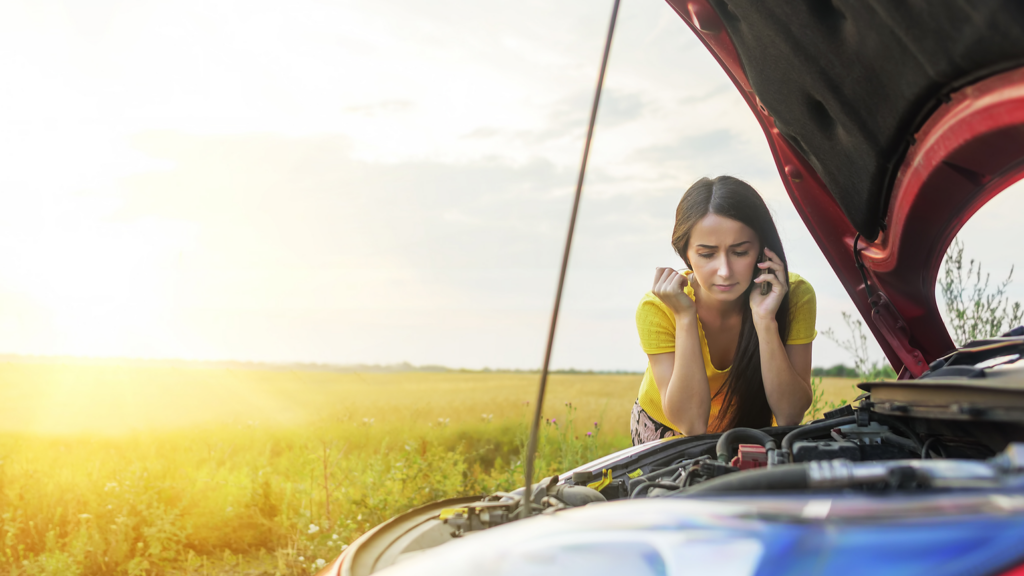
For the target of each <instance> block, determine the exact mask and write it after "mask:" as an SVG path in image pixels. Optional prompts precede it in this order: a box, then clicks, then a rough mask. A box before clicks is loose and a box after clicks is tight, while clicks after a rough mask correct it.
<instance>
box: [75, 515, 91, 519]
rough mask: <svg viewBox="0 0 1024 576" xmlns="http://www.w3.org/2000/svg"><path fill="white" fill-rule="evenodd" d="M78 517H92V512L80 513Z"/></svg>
mask: <svg viewBox="0 0 1024 576" xmlns="http://www.w3.org/2000/svg"><path fill="white" fill-rule="evenodd" d="M78 517H79V518H81V519H82V520H85V519H86V518H92V514H79V515H78Z"/></svg>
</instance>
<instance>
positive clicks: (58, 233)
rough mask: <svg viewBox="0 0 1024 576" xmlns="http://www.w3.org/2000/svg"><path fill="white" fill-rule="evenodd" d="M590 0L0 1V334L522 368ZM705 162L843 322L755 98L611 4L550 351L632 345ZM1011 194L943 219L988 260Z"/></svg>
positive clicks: (604, 364)
mask: <svg viewBox="0 0 1024 576" xmlns="http://www.w3.org/2000/svg"><path fill="white" fill-rule="evenodd" d="M610 11H611V2H610V1H609V2H595V1H594V0H564V1H562V2H557V3H555V2H544V1H540V0H526V1H522V2H516V3H510V2H493V1H483V0H437V1H434V2H430V3H425V2H417V1H412V0H374V1H373V2H368V1H363V2H350V1H321V0H292V1H291V2H287V3H286V2H259V1H252V0H246V1H244V2H243V1H241V0H239V1H224V0H217V1H213V2H211V1H209V0H202V1H199V0H178V1H175V2H169V1H147V0H133V1H131V2H128V1H117V0H95V1H92V2H89V3H88V4H87V5H86V4H83V3H80V2H77V3H76V2H56V1H52V0H33V1H28V0H24V1H22V0H15V1H12V2H4V3H2V4H0V77H2V78H3V79H4V83H5V89H4V90H3V91H0V154H2V156H3V159H4V160H3V169H2V170H0V354H25V355H73V356H99V357H137V358H180V359H196V360H247V361H259V362H317V363H331V364H352V363H370V364H390V363H399V362H410V363H413V364H417V365H423V364H441V365H447V366H453V367H465V368H483V367H491V368H536V367H538V366H539V365H540V363H541V361H542V358H543V349H544V344H545V338H546V334H547V324H548V321H549V318H550V313H551V307H552V304H553V300H554V292H555V287H556V282H557V275H558V266H559V264H560V258H561V252H562V246H563V243H564V241H565V233H566V229H567V225H568V218H569V211H570V209H571V203H572V194H573V191H574V186H575V180H576V175H577V170H578V166H579V161H580V156H581V153H582V148H583V139H584V136H585V133H586V122H587V117H588V114H589V106H590V101H591V98H592V97H593V89H594V84H595V81H596V76H597V69H598V65H599V59H600V55H601V50H602V48H603V42H604V36H605V32H606V29H607V24H608V17H609V16H610ZM720 174H731V175H734V176H737V177H740V178H743V179H745V180H747V181H749V182H750V183H751V184H753V185H754V187H755V188H757V189H758V190H759V191H760V192H761V193H762V195H763V196H764V197H765V199H766V201H767V202H768V204H769V206H770V208H771V209H772V211H773V213H774V215H775V218H776V222H777V224H778V226H779V228H780V232H781V234H782V236H783V242H784V245H785V247H786V251H787V255H788V257H789V262H790V267H791V269H792V270H794V271H795V272H797V273H799V274H801V275H802V276H804V277H805V278H807V279H808V280H809V281H810V282H811V284H812V285H813V286H814V288H815V290H816V293H817V300H818V319H817V324H818V330H819V331H822V330H824V329H826V328H829V327H831V328H834V329H836V331H837V332H838V333H840V334H844V333H845V328H844V327H843V324H842V319H841V312H843V311H853V310H854V307H853V304H852V303H851V302H850V300H849V297H848V296H847V294H846V292H845V290H844V289H843V288H842V286H841V285H840V284H839V282H838V280H837V279H836V277H835V275H834V273H833V272H832V270H831V268H830V267H829V265H828V264H827V262H826V261H825V260H824V258H823V257H822V255H821V252H820V251H819V250H818V248H817V246H816V245H814V243H813V241H812V240H811V238H810V236H809V235H808V233H807V231H806V228H805V227H804V225H803V223H802V222H801V220H800V219H799V217H798V216H797V215H796V213H795V211H794V210H793V208H792V205H791V204H790V202H789V200H788V197H787V196H786V194H785V191H784V189H783V187H782V184H781V181H780V179H779V176H778V172H777V170H776V167H775V165H774V162H773V161H772V158H771V154H770V152H769V149H768V147H767V144H766V142H765V138H764V135H763V133H762V132H761V130H760V127H759V126H758V124H757V122H756V120H755V119H754V116H753V115H752V114H751V112H750V111H749V109H748V108H747V106H746V104H745V103H744V102H743V100H742V99H741V98H740V96H739V95H738V93H737V92H736V90H735V88H734V87H733V86H732V84H731V83H730V82H729V80H728V78H727V77H726V75H725V73H724V72H722V70H721V69H720V68H719V66H718V65H717V63H715V61H714V59H713V58H712V57H711V56H710V54H708V53H707V51H706V50H705V49H704V48H703V46H702V45H701V44H700V43H699V42H698V41H697V40H696V38H695V37H694V36H693V35H692V33H691V32H690V31H689V30H688V28H687V27H686V26H685V25H684V23H683V22H682V21H681V20H680V19H679V17H678V16H677V15H676V14H675V13H674V12H672V10H671V9H670V8H669V7H668V5H667V4H666V3H664V2H663V1H661V0H625V1H624V2H623V3H622V8H621V11H620V16H619V24H618V28H617V30H616V33H615V40H614V43H613V47H612V52H611V58H610V62H609V67H608V74H607V78H606V82H605V90H604V94H603V96H602V100H601V108H600V112H599V116H598V121H597V126H596V132H595V139H594V143H593V148H592V151H591V156H590V163H589V170H588V174H587V179H586V183H585V187H584V193H583V201H582V205H581V209H580V214H579V220H578V224H577V230H576V236H575V239H574V244H573V251H572V256H571V260H570V266H569V273H568V277H567V283H566V290H565V293H564V299H563V308H562V316H561V317H560V321H559V326H558V333H557V338H556V342H555V350H554V354H553V366H554V367H556V368H570V367H572V368H578V369H594V370H642V369H643V368H644V366H645V363H646V358H645V356H644V354H643V352H642V351H641V349H640V346H639V340H638V337H637V335H636V328H635V323H634V312H635V309H636V305H637V303H638V302H639V299H640V297H641V296H642V295H643V293H644V292H646V291H647V290H649V289H650V285H651V282H652V280H653V272H654V268H655V267H656V266H679V265H680V261H679V259H678V256H676V255H675V254H674V252H673V251H672V249H671V246H670V243H669V238H670V235H671V228H672V222H673V215H674V210H675V206H676V204H677V203H678V201H679V198H680V196H681V195H682V192H683V191H684V190H685V189H686V188H687V187H688V186H689V184H691V183H692V182H693V181H695V180H697V179H698V178H700V177H702V176H716V175H720ZM1021 208H1024V201H1022V199H1021V194H1020V193H1019V190H1018V189H1017V188H1016V187H1014V188H1011V189H1010V190H1008V191H1007V192H1005V193H1003V194H1002V195H1001V196H1000V197H999V198H997V199H996V200H995V201H993V202H992V203H990V205H989V206H986V207H985V208H984V209H983V210H982V211H981V212H979V214H978V215H977V216H976V217H975V218H974V219H973V220H972V221H971V222H970V223H968V225H967V227H966V228H965V229H964V231H963V232H962V234H961V237H962V238H963V239H964V241H965V243H966V245H967V254H968V256H972V257H977V258H979V259H980V260H981V261H982V262H984V263H985V264H986V268H985V269H986V271H991V272H992V273H993V276H994V277H1000V278H1001V277H1004V276H1005V275H1006V274H1007V273H1008V271H1009V270H1010V266H1011V265H1012V264H1013V263H1014V262H1020V261H1021V258H1020V257H1019V255H1018V254H1017V250H1016V249H1015V244H1016V242H1014V243H1007V242H1006V241H1005V239H1006V238H1008V237H1014V236H1015V235H1016V234H1015V233H1016V232H1017V228H1018V227H1019V225H1018V226H1015V224H1016V223H1015V221H1014V220H1015V218H1014V216H1013V215H1014V214H1020V213H1021ZM1022 286H1024V283H1021V282H1018V283H1016V284H1014V285H1013V286H1012V289H1011V296H1013V297H1015V298H1018V299H1024V289H1022ZM874 352H875V353H876V354H877V355H878V357H879V358H880V357H881V355H880V352H878V351H877V349H876V350H875V351H874ZM814 354H815V357H814V364H815V365H821V366H828V365H832V364H836V363H839V362H844V361H845V362H849V358H848V357H847V356H846V354H845V352H843V351H842V350H841V349H839V348H838V347H837V346H836V345H835V344H833V343H831V342H829V341H828V340H827V339H826V338H824V337H819V338H818V339H817V340H816V341H815V344H814Z"/></svg>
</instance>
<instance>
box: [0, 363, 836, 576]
mask: <svg viewBox="0 0 1024 576" xmlns="http://www.w3.org/2000/svg"><path fill="white" fill-rule="evenodd" d="M536 380H537V376H536V375H533V374H503V373H490V374H488V373H397V374H343V373H331V372H313V371H310V372H295V371H287V370H281V371H274V370H214V369H180V368H166V367H146V366H141V367H140V366H110V365H100V366H82V365H45V364H38V365H33V364H24V363H21V364H18V363H6V364H4V363H0V399H3V400H5V401H4V402H0V538H2V542H0V574H12V575H33V576H34V575H50V574H53V575H57V574H60V575H63V576H85V575H94V574H95V575H99V574H124V575H143V574H182V575H184V574H204V575H205V574H243V573H244V574H268V575H269V574H280V575H291V574H309V573H311V572H313V571H314V570H315V568H316V567H317V565H318V562H319V561H323V562H328V561H330V560H331V559H333V558H334V557H335V556H337V554H338V553H339V552H340V551H341V550H342V547H343V546H346V545H348V544H350V543H351V542H352V541H353V540H354V539H355V538H357V537H358V536H359V535H360V534H362V533H363V532H365V531H366V530H367V529H369V528H371V527H373V526H375V525H376V524H378V523H380V522H382V521H384V520H386V519H388V518H390V517H391V516H393V515H395V514H398V513H400V512H403V511H405V510H407V509H409V508H411V507H414V506H417V505H420V504H423V503H426V502H430V501H433V500H438V499H441V498H447V497H453V496H463V495H474V494H487V493H491V492H495V491H499V490H510V489H514V488H516V487H518V486H519V485H520V484H521V483H522V478H523V470H522V454H523V451H524V446H525V443H526V436H527V418H528V417H529V415H530V414H531V407H530V402H532V401H533V396H534V394H535V390H536V384H537V382H536ZM839 382H841V381H839ZM638 383H639V376H633V375H555V376H554V377H553V378H552V380H551V382H550V388H549V397H548V398H549V399H548V401H547V403H546V406H545V410H544V416H545V423H544V425H543V426H542V436H541V443H540V448H539V453H538V460H537V471H538V472H537V474H538V478H539V477H543V476H545V475H551V474H554V473H557V472H562V471H566V470H568V469H571V468H573V467H575V466H577V465H579V464H582V463H585V462H587V461H590V460H593V459H595V458H597V457H599V456H602V455H604V454H607V453H610V452H613V451H615V450H617V449H621V448H624V447H626V446H628V445H629V443H630V441H629V433H628V426H629V418H628V414H629V410H630V408H631V407H632V403H633V399H634V398H635V395H636V391H637V387H638ZM827 383H828V381H827V380H826V384H827ZM846 385H848V384H844V385H843V386H846Z"/></svg>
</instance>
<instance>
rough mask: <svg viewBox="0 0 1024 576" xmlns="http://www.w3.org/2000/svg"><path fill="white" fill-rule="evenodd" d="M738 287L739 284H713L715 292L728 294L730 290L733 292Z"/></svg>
mask: <svg viewBox="0 0 1024 576" xmlns="http://www.w3.org/2000/svg"><path fill="white" fill-rule="evenodd" d="M738 285H739V282H733V283H732V284H712V286H714V287H715V290H718V291H720V292H728V291H729V290H732V289H733V288H735V287H736V286H738Z"/></svg>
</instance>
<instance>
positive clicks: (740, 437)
mask: <svg viewBox="0 0 1024 576" xmlns="http://www.w3.org/2000/svg"><path fill="white" fill-rule="evenodd" d="M744 443H754V444H758V445H760V446H764V447H765V448H767V449H769V450H774V449H775V439H774V438H772V437H771V436H769V435H767V434H765V433H764V432H761V431H760V430H755V429H753V428H733V429H732V430H728V431H726V432H725V434H722V435H721V437H719V438H718V444H716V445H715V453H716V454H718V461H719V462H725V463H727V464H728V463H729V461H730V460H731V459H732V453H733V451H734V450H736V447H737V446H739V445H740V444H744Z"/></svg>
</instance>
